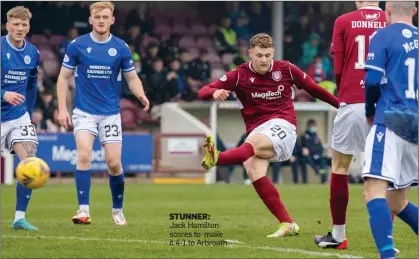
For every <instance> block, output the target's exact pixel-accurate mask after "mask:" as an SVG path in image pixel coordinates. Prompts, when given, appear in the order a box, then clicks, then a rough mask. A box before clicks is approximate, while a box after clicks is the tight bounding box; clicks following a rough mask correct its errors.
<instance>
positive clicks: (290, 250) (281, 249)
mask: <svg viewBox="0 0 419 259" xmlns="http://www.w3.org/2000/svg"><path fill="white" fill-rule="evenodd" d="M1 237H2V238H18V239H22V238H26V239H42V238H43V239H64V240H80V241H109V242H131V243H155V244H168V241H161V240H141V239H122V238H121V239H118V238H96V237H78V236H17V235H2V236H1ZM226 241H227V242H229V243H234V245H233V244H232V245H231V246H230V248H248V249H256V250H272V251H278V252H288V253H298V254H306V255H314V256H322V257H326V256H327V257H331V256H333V257H335V258H336V257H338V258H359V259H361V258H363V257H362V256H357V255H351V254H339V253H330V252H316V251H310V250H304V249H295V248H284V247H271V246H251V245H242V244H244V243H243V242H240V241H238V240H226Z"/></svg>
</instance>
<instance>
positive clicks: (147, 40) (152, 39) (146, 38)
mask: <svg viewBox="0 0 419 259" xmlns="http://www.w3.org/2000/svg"><path fill="white" fill-rule="evenodd" d="M151 42H154V43H157V44H159V40H158V39H157V38H155V37H152V36H148V35H144V37H143V40H142V42H141V47H143V48H146V47H147V46H148V44H150V43H151Z"/></svg>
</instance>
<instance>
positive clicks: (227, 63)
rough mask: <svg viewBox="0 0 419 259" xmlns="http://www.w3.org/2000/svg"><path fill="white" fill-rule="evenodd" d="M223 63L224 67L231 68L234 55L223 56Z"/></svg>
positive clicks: (226, 54)
mask: <svg viewBox="0 0 419 259" xmlns="http://www.w3.org/2000/svg"><path fill="white" fill-rule="evenodd" d="M221 62H223V65H225V66H230V65H231V63H233V54H230V53H225V54H223V55H222V56H221Z"/></svg>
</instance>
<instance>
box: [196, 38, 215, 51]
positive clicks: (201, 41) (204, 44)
mask: <svg viewBox="0 0 419 259" xmlns="http://www.w3.org/2000/svg"><path fill="white" fill-rule="evenodd" d="M196 44H197V46H198V47H199V48H201V49H208V48H211V47H213V42H212V40H211V39H210V38H207V37H200V38H198V40H197V42H196Z"/></svg>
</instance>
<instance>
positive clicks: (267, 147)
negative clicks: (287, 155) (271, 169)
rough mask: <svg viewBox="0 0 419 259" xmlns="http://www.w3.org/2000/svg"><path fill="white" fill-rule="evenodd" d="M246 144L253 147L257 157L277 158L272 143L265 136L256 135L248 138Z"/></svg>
mask: <svg viewBox="0 0 419 259" xmlns="http://www.w3.org/2000/svg"><path fill="white" fill-rule="evenodd" d="M246 142H247V143H249V144H251V145H252V147H253V152H254V154H255V156H256V157H259V158H262V159H271V158H272V157H274V156H275V152H274V147H273V144H272V141H271V140H270V139H269V138H268V137H266V136H265V135H262V134H255V135H253V136H251V137H250V138H248V139H247V140H246Z"/></svg>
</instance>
